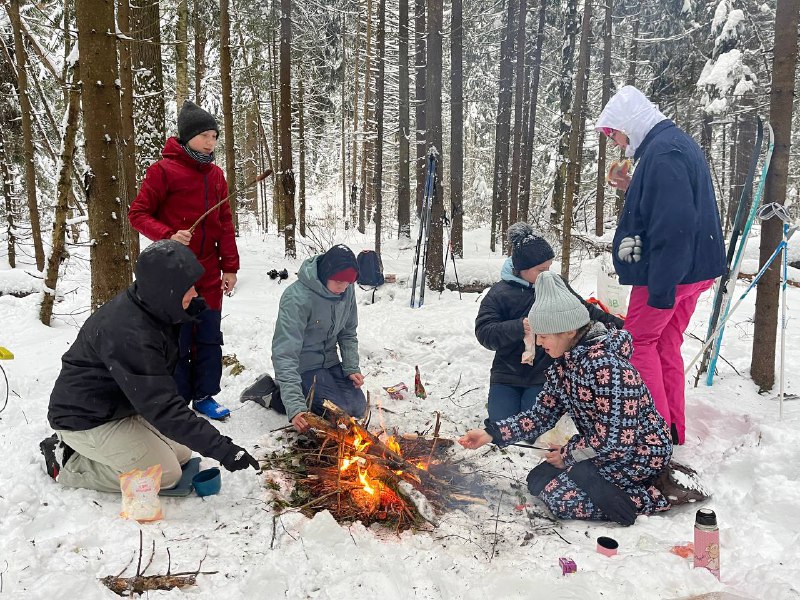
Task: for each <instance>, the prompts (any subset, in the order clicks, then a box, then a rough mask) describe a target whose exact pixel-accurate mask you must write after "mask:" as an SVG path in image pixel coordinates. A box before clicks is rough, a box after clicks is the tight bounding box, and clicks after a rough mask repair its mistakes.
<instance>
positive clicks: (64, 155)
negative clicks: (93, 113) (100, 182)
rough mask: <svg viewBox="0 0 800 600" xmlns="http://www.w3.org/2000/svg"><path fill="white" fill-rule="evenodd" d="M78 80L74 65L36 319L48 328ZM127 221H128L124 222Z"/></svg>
mask: <svg viewBox="0 0 800 600" xmlns="http://www.w3.org/2000/svg"><path fill="white" fill-rule="evenodd" d="M79 80H80V77H78V72H77V65H76V69H75V72H74V75H73V77H72V81H71V82H70V83H69V84H68V85H67V89H68V91H69V95H68V96H67V108H66V116H65V118H64V125H65V127H64V133H63V139H62V140H61V156H60V157H59V166H60V169H59V174H58V184H57V186H56V209H55V217H54V218H53V240H52V250H51V252H50V257H49V258H48V260H47V272H46V273H45V277H44V294H43V296H42V305H41V307H40V308H39V320H40V321H41V322H42V324H44V325H48V326H49V325H50V320H51V319H52V317H53V304H54V302H55V299H56V287H57V285H58V269H59V267H60V266H61V263H62V262H63V261H64V258H66V254H65V252H64V245H65V243H66V233H67V214H68V213H69V193H70V190H71V189H72V161H73V158H74V155H75V137H76V134H77V132H78V118H79V116H80V110H81V105H80V87H78V86H79V83H78V82H79ZM125 220H127V219H125Z"/></svg>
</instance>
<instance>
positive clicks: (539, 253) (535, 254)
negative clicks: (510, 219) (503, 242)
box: [508, 221, 555, 271]
mask: <svg viewBox="0 0 800 600" xmlns="http://www.w3.org/2000/svg"><path fill="white" fill-rule="evenodd" d="M508 241H509V243H510V244H511V262H512V263H513V265H514V268H515V269H516V270H517V271H525V270H526V269H530V268H531V267H535V266H537V265H540V264H542V263H543V262H547V261H548V260H550V259H551V258H553V257H554V256H555V253H554V252H553V247H552V246H551V245H550V244H549V243H548V241H547V240H546V239H544V238H543V237H542V235H541V234H539V233H537V232H536V231H534V229H533V227H531V226H530V224H528V223H526V222H525V221H520V222H518V223H514V224H513V225H511V226H510V227H509V228H508Z"/></svg>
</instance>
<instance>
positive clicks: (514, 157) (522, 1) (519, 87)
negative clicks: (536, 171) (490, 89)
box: [503, 0, 528, 239]
mask: <svg viewBox="0 0 800 600" xmlns="http://www.w3.org/2000/svg"><path fill="white" fill-rule="evenodd" d="M527 13H528V5H527V0H519V18H518V19H517V48H516V50H517V64H516V65H515V66H516V74H515V80H514V145H513V148H512V152H511V183H510V185H509V202H508V222H509V223H516V222H517V220H518V219H517V211H518V208H519V179H520V164H521V162H522V135H523V132H522V127H523V123H524V121H523V120H522V114H523V107H522V100H523V96H524V91H523V87H524V85H525V48H526V44H525V17H526V15H527ZM503 238H504V239H505V231H504V232H503Z"/></svg>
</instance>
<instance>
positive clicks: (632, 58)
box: [604, 12, 639, 221]
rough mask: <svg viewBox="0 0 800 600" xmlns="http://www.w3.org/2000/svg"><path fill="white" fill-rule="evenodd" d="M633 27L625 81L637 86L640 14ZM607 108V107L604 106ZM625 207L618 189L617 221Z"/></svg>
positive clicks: (621, 193) (622, 194) (623, 156)
mask: <svg viewBox="0 0 800 600" xmlns="http://www.w3.org/2000/svg"><path fill="white" fill-rule="evenodd" d="M632 18H633V25H631V27H632V30H631V47H630V54H629V56H628V76H627V78H626V80H625V83H626V85H636V61H638V60H639V13H638V12H637V13H636V14H635V15H633V17H632ZM604 106H605V105H604ZM619 157H620V158H621V159H622V158H625V150H620V153H619ZM624 205H625V192H624V191H622V190H621V189H619V188H617V201H616V203H615V205H614V212H615V213H616V214H617V221H619V218H620V217H621V216H622V207H623V206H624Z"/></svg>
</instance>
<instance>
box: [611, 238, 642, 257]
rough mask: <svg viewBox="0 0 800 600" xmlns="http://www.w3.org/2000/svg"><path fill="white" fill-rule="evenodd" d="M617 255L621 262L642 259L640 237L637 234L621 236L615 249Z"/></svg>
mask: <svg viewBox="0 0 800 600" xmlns="http://www.w3.org/2000/svg"><path fill="white" fill-rule="evenodd" d="M617 257H618V258H619V259H620V260H621V261H622V262H627V263H635V262H639V261H640V260H642V238H641V237H639V236H638V235H635V236H633V237H626V238H622V241H621V242H620V243H619V248H618V249H617Z"/></svg>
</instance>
